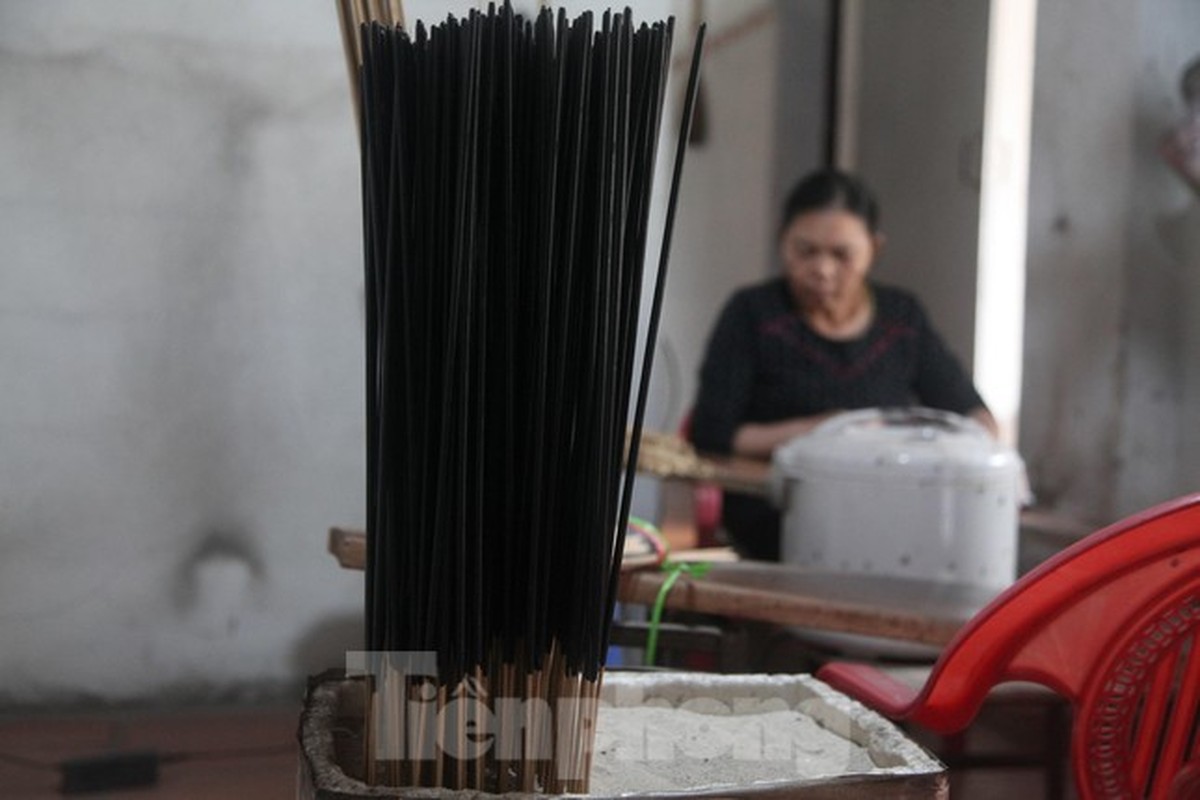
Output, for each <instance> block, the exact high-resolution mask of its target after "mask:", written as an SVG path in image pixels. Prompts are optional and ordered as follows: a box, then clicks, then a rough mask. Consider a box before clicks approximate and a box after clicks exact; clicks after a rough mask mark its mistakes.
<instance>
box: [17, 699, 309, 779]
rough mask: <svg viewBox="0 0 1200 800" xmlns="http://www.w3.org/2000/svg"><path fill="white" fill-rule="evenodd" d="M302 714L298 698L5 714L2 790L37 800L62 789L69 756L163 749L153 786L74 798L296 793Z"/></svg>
mask: <svg viewBox="0 0 1200 800" xmlns="http://www.w3.org/2000/svg"><path fill="white" fill-rule="evenodd" d="M298 717H299V705H298V704H297V705H295V706H276V707H255V708H226V709H207V710H195V709H193V710H176V711H147V710H143V711H122V712H115V711H105V712H91V713H53V714H51V713H46V714H36V715H31V716H21V717H17V716H13V715H12V714H8V715H5V714H0V797H4V798H14V800H16V799H17V798H20V800H26V799H28V800H34V798H54V797H61V796H63V794H62V792H61V789H62V787H63V772H62V770H61V769H60V768H59V767H58V766H57V765H59V764H60V763H61V762H63V761H65V760H67V759H79V758H86V757H92V756H98V755H102V754H105V753H114V752H119V753H138V752H141V753H145V752H147V751H157V752H158V753H159V755H160V756H165V757H166V758H164V763H162V764H161V767H160V769H159V770H158V775H157V780H155V781H154V782H153V785H150V786H145V785H143V786H142V787H139V788H132V789H124V790H120V791H116V790H114V791H105V792H89V793H86V794H79V795H73V796H80V797H94V798H111V799H112V800H124V798H129V800H154V798H181V800H182V799H184V798H186V800H218V799H219V800H230V799H231V798H257V799H258V800H273V798H279V799H280V800H282V799H283V798H289V799H290V798H295V796H296V788H295V782H296V765H297V760H296V744H295V742H296V724H297V721H298ZM168 754H169V755H168ZM174 757H177V758H174ZM39 765H40V766H39ZM140 766H145V763H144V762H142V763H140ZM142 774H143V775H145V773H144V772H143V773H142Z"/></svg>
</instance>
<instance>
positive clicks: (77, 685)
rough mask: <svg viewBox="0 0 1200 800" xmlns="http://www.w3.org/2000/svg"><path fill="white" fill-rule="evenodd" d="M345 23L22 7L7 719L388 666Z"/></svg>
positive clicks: (11, 188)
mask: <svg viewBox="0 0 1200 800" xmlns="http://www.w3.org/2000/svg"><path fill="white" fill-rule="evenodd" d="M470 5H471V4H470V3H466V2H461V3H455V4H447V3H441V2H433V0H426V2H420V1H419V0H418V1H414V2H409V3H407V4H406V6H407V9H408V11H409V14H410V16H411V17H413V18H426V19H437V18H440V17H442V16H443V15H444V14H445V13H447V11H449V10H452V9H455V10H458V11H459V12H461V11H463V10H465V9H466V8H468V7H470ZM526 5H528V6H532V5H533V4H530V3H527V4H526ZM582 5H583V4H574V6H573V7H572V11H575V10H578V7H579V6H582ZM597 5H598V4H597ZM334 8H335V6H334V4H333V3H332V2H329V0H304V1H303V2H299V1H298V0H287V1H286V2H285V1H284V0H271V1H270V2H268V0H260V1H259V2H255V3H249V4H247V3H243V2H238V1H235V0H213V1H212V2H206V3H191V4H173V3H170V4H164V3H147V2H137V0H112V2H106V3H92V2H88V1H87V0H48V2H39V3H4V4H0V231H3V243H4V248H3V250H4V252H3V256H2V257H0V376H3V377H2V378H0V381H2V383H3V387H4V391H3V397H4V400H3V402H2V403H0V641H2V642H3V645H0V675H3V677H4V682H3V684H2V685H0V704H2V703H9V702H15V703H33V702H69V701H73V700H86V699H102V700H123V699H130V698H145V697H163V696H167V697H176V698H181V699H199V698H206V697H213V696H217V695H222V694H227V693H231V692H232V693H238V694H245V693H247V692H249V691H252V690H254V689H255V688H264V689H270V690H276V689H278V688H279V687H281V686H287V687H290V688H289V691H292V692H294V691H296V689H297V687H298V686H299V680H300V678H301V677H302V676H304V675H305V674H308V673H311V672H314V671H317V670H320V669H324V668H326V667H329V666H333V665H336V664H338V663H340V661H341V658H342V656H341V652H342V651H343V650H344V649H345V648H347V647H355V646H357V645H358V642H359V641H360V638H359V637H360V628H361V612H362V578H361V575H358V574H354V573H349V572H346V571H343V570H340V569H338V568H337V566H336V565H335V564H334V562H333V561H332V559H331V558H330V557H329V556H328V555H327V554H326V553H325V552H324V540H325V531H326V529H327V528H328V526H330V525H331V524H343V525H361V524H362V520H363V518H364V512H363V449H364V443H363V435H364V431H363V414H362V408H363V393H362V358H363V356H362V277H361V271H362V263H361V258H362V256H361V236H362V234H361V214H360V209H359V177H358V169H359V167H358V154H357V145H356V139H355V133H354V124H353V119H352V112H351V106H350V100H349V93H348V83H347V81H348V79H347V75H346V71H345V63H344V60H343V55H342V50H341V41H340V36H339V32H338V23H337V20H336V16H335V12H334ZM670 10H671V4H670V2H668V1H667V0H662V2H656V3H641V4H639V14H645V15H647V16H650V15H653V16H657V17H661V16H665V14H666V13H667V12H669V11H670ZM673 129H674V124H673V123H670V124H668V125H667V126H666V129H665V130H664V139H666V140H673V137H672V135H671V132H672V131H673Z"/></svg>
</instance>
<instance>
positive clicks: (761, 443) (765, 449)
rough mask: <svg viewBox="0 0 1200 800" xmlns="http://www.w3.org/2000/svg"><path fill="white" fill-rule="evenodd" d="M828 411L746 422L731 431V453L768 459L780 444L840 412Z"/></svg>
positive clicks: (801, 434)
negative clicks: (775, 419) (773, 420)
mask: <svg viewBox="0 0 1200 800" xmlns="http://www.w3.org/2000/svg"><path fill="white" fill-rule="evenodd" d="M840 413H841V412H840V411H829V412H826V413H824V414H814V415H812V416H811V417H794V418H793V419H785V420H783V421H782V422H761V423H760V422H747V423H746V424H744V425H741V426H739V427H738V429H737V430H736V431H734V433H733V454H734V455H736V456H748V457H750V458H763V459H768V458H770V457H771V454H772V453H773V452H775V448H776V447H779V446H780V445H781V444H785V443H787V442H790V441H791V440H792V439H795V438H796V437H797V436H803V435H804V434H806V433H808V432H809V431H811V430H812V429H813V428H815V427H817V426H818V425H820V424H821V423H822V422H824V421H825V420H827V419H830V418H831V417H835V416H837V415H838V414H840Z"/></svg>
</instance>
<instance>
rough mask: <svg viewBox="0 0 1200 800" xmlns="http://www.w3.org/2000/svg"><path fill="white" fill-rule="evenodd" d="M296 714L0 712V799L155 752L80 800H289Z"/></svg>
mask: <svg viewBox="0 0 1200 800" xmlns="http://www.w3.org/2000/svg"><path fill="white" fill-rule="evenodd" d="M298 715H299V706H298V705H297V706H274V707H255V708H224V709H208V710H195V709H192V710H176V711H146V710H144V711H137V712H134V711H124V712H112V711H108V712H93V713H54V714H50V713H46V714H36V715H29V716H20V717H17V716H13V715H11V714H10V715H3V714H0V797H4V798H13V799H14V800H18V799H19V800H34V799H35V798H55V797H61V796H63V795H62V793H61V787H62V775H61V772H60V770H59V769H58V768H57V767H56V765H57V764H59V763H60V762H62V761H64V760H67V759H76V758H82V757H88V756H96V755H100V754H103V753H105V752H126V753H128V752H137V751H142V752H145V751H147V750H154V751H157V752H159V753H160V754H166V753H171V754H177V755H179V756H181V758H180V759H179V760H176V761H171V762H169V763H163V764H162V766H161V769H160V770H159V773H158V777H157V780H156V781H155V782H154V784H153V785H152V786H148V787H142V788H136V789H125V790H120V791H115V790H114V791H107V792H92V793H88V794H81V795H77V796H80V797H95V798H108V799H109V800H126V799H128V800H154V799H155V798H180V800H210V799H211V800H217V798H220V799H221V800H228V799H229V798H259V799H260V800H272V798H294V797H295V791H296V789H295V780H296V769H297V759H296V745H295V741H296V740H295V733H296V725H297V720H298ZM985 735H993V736H994V735H996V733H995V731H989V732H986V733H985ZM1001 735H1003V734H1001ZM18 761H19V762H22V763H17V762H18ZM35 764H40V765H41V766H35ZM951 787H952V797H956V798H966V799H967V800H1011V798H1014V797H1020V798H1022V800H1038V799H1039V798H1043V797H1045V793H1044V791H1043V788H1042V787H1043V778H1042V775H1041V773H1040V772H1039V771H1037V770H1006V771H1003V772H1001V771H995V770H972V771H970V772H969V773H959V774H952V776H951Z"/></svg>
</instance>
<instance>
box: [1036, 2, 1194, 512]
mask: <svg viewBox="0 0 1200 800" xmlns="http://www.w3.org/2000/svg"><path fill="white" fill-rule="evenodd" d="M1197 30H1200V6H1197V4H1195V3H1191V2H1187V0H1178V1H1175V0H1142V2H1136V3H1131V2H1126V1H1125V0H1105V1H1104V2H1099V3H1098V2H1093V0H1066V1H1065V2H1043V3H1041V4H1040V6H1039V19H1038V50H1037V71H1036V76H1037V82H1036V97H1035V107H1034V115H1033V147H1032V164H1031V172H1032V176H1031V182H1030V195H1031V197H1030V226H1029V265H1028V270H1029V272H1028V277H1029V281H1028V296H1027V313H1026V347H1025V369H1026V374H1025V386H1024V395H1023V400H1022V404H1023V410H1022V417H1021V425H1022V437H1021V449H1022V451H1023V452H1024V454H1025V456H1026V458H1027V460H1028V462H1029V466H1030V470H1031V477H1032V480H1033V483H1034V488H1035V491H1036V492H1037V493H1038V495H1039V498H1040V499H1041V500H1042V501H1043V502H1045V503H1047V504H1050V505H1053V506H1056V507H1058V508H1059V509H1061V510H1063V511H1064V512H1067V513H1071V514H1074V515H1076V516H1079V517H1081V518H1083V519H1087V520H1092V521H1095V522H1103V521H1108V520H1111V519H1113V518H1115V517H1117V516H1120V515H1123V514H1125V513H1128V512H1131V511H1133V510H1135V509H1138V508H1141V507H1144V506H1146V505H1149V504H1151V503H1153V502H1156V501H1158V500H1161V499H1164V498H1166V497H1170V496H1172V495H1174V494H1177V493H1181V492H1183V491H1188V490H1195V489H1196V488H1197V486H1198V483H1200V481H1198V480H1197V478H1198V476H1200V471H1198V470H1197V460H1196V457H1195V455H1194V446H1195V443H1196V440H1195V438H1194V437H1192V435H1191V434H1190V433H1189V432H1190V431H1191V430H1192V429H1194V428H1195V425H1194V423H1193V422H1192V417H1194V415H1195V409H1196V407H1197V404H1198V402H1200V397H1197V396H1196V394H1195V393H1194V390H1193V391H1192V393H1191V394H1190V395H1189V396H1186V397H1185V391H1186V387H1185V382H1184V376H1185V375H1187V374H1189V373H1190V372H1191V371H1192V370H1193V369H1194V367H1191V366H1190V365H1193V364H1195V363H1196V362H1197V360H1198V359H1200V351H1198V350H1197V346H1196V345H1197V342H1196V341H1195V340H1191V341H1190V342H1189V341H1188V339H1187V336H1186V329H1185V327H1184V320H1186V319H1188V318H1189V317H1191V316H1193V315H1194V310H1195V303H1196V301H1195V300H1194V299H1192V298H1194V297H1195V296H1196V292H1195V287H1196V273H1197V255H1196V252H1195V251H1194V250H1193V251H1192V252H1191V254H1190V255H1188V254H1187V253H1186V252H1184V249H1181V247H1180V241H1181V239H1180V237H1179V235H1178V230H1179V223H1180V221H1181V220H1183V219H1184V218H1185V217H1186V215H1187V214H1188V213H1189V211H1192V212H1194V204H1195V202H1196V201H1195V199H1194V198H1189V197H1188V196H1187V194H1186V193H1185V192H1184V191H1183V188H1182V186H1181V185H1180V184H1179V183H1178V181H1176V180H1175V178H1174V177H1173V176H1172V175H1170V174H1169V173H1168V171H1167V170H1166V169H1165V168H1164V167H1163V166H1162V165H1161V164H1160V163H1159V162H1158V160H1157V158H1156V156H1155V154H1154V147H1155V141H1156V140H1157V138H1158V136H1159V135H1160V133H1161V131H1162V130H1163V129H1165V128H1166V126H1167V125H1168V124H1170V123H1171V121H1172V120H1173V119H1174V118H1176V117H1177V116H1178V115H1179V114H1180V113H1181V110H1182V106H1181V102H1180V100H1179V99H1178V90H1177V85H1178V76H1179V72H1180V68H1181V67H1182V65H1183V64H1184V63H1185V62H1186V60H1187V59H1188V58H1190V57H1192V56H1193V55H1195V54H1196V53H1197V52H1200V40H1197V39H1196V36H1195V32H1196V31H1197ZM1191 219H1192V220H1193V223H1192V224H1194V221H1195V219H1196V217H1195V216H1192V217H1191ZM1187 226H1188V223H1186V222H1184V223H1183V228H1184V229H1186V228H1187ZM1169 228H1174V229H1175V231H1176V233H1168V232H1167V231H1168V229H1169ZM1181 442H1182V443H1190V445H1191V449H1185V448H1181V446H1180V443H1181Z"/></svg>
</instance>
